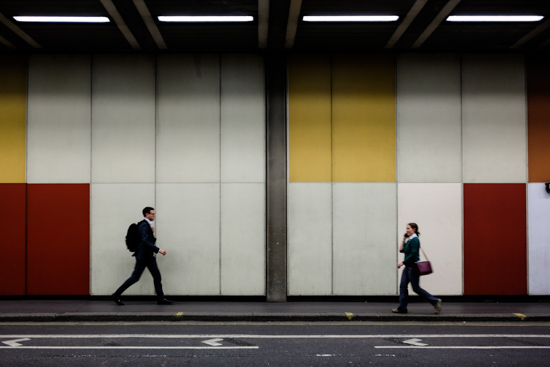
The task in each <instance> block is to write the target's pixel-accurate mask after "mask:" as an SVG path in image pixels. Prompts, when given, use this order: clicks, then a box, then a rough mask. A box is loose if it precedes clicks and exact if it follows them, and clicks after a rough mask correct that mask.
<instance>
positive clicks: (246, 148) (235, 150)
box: [221, 55, 265, 182]
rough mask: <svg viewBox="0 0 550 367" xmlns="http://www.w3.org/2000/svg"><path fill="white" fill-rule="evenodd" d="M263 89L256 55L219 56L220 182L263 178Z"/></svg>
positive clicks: (259, 179)
mask: <svg viewBox="0 0 550 367" xmlns="http://www.w3.org/2000/svg"><path fill="white" fill-rule="evenodd" d="M264 88H265V86H264V73H263V62H262V58H261V57H260V56H258V55H223V56H222V72H221V180H222V182H264V181H265V89H264Z"/></svg>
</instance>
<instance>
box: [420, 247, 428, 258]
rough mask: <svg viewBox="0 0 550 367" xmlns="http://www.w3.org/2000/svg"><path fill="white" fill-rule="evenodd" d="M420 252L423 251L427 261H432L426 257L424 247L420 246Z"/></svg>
mask: <svg viewBox="0 0 550 367" xmlns="http://www.w3.org/2000/svg"><path fill="white" fill-rule="evenodd" d="M420 250H421V251H422V255H424V257H425V258H426V260H428V261H430V259H428V256H426V253H425V252H424V249H422V246H420Z"/></svg>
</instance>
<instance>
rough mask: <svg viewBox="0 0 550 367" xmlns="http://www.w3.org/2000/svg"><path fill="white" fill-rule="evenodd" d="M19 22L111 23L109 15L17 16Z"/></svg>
mask: <svg viewBox="0 0 550 367" xmlns="http://www.w3.org/2000/svg"><path fill="white" fill-rule="evenodd" d="M13 19H15V20H17V21H18V22H46V23H109V18H107V17H73V16H55V17H49V16H16V17H13Z"/></svg>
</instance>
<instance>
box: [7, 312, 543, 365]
mask: <svg viewBox="0 0 550 367" xmlns="http://www.w3.org/2000/svg"><path fill="white" fill-rule="evenodd" d="M549 326H550V323H517V322H516V323H498V324H497V323H472V324H468V323H405V322H399V323H369V322H346V323H269V322H266V323H183V322H181V323H179V322H178V323H90V324H82V323H76V324H70V323H57V324H53V323H13V324H6V323H4V324H0V366H2V367H8V366H17V367H24V366H37V367H48V366H55V367H62V366H67V367H72V366H90V367H91V366H94V367H96V366H132V367H141V366H209V367H210V366H284V367H294V366H397V365H403V364H405V365H407V366H415V365H416V366H453V367H459V366H464V365H469V366H545V365H549V364H550V362H549V361H550V327H549Z"/></svg>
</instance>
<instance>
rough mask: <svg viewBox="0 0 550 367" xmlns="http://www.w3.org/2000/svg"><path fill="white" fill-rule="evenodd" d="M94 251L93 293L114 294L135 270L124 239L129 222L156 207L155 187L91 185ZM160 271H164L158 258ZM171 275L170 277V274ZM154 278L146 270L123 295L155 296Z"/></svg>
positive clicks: (92, 268)
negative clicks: (147, 207)
mask: <svg viewBox="0 0 550 367" xmlns="http://www.w3.org/2000/svg"><path fill="white" fill-rule="evenodd" d="M90 195H91V201H90V210H91V218H90V220H91V249H90V262H91V264H90V265H91V266H90V269H91V270H90V273H91V274H90V283H91V284H90V292H91V294H92V295H94V296H99V295H110V294H112V293H113V292H114V291H115V290H116V289H117V288H118V287H119V286H120V285H121V284H122V283H124V281H125V280H126V279H128V277H130V275H131V274H132V271H133V270H134V266H135V263H136V261H135V257H132V253H131V252H129V251H128V249H127V248H126V244H125V242H124V238H125V237H126V230H127V229H128V226H129V225H130V223H132V222H134V223H136V222H138V221H140V220H142V219H143V215H142V209H143V208H145V207H146V206H153V207H154V206H155V186H154V185H153V184H92V185H91V188H90ZM159 267H160V272H161V274H162V275H163V276H165V275H167V274H166V272H165V271H164V270H165V269H164V264H163V262H162V259H159ZM168 275H169V274H168ZM154 294H155V288H154V286H153V278H152V277H151V274H150V273H149V272H148V271H147V270H146V271H145V272H144V273H143V275H142V277H141V279H140V281H139V282H138V283H136V284H134V285H133V286H131V287H130V288H128V290H127V291H126V292H125V293H124V295H151V296H152V295H154Z"/></svg>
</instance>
